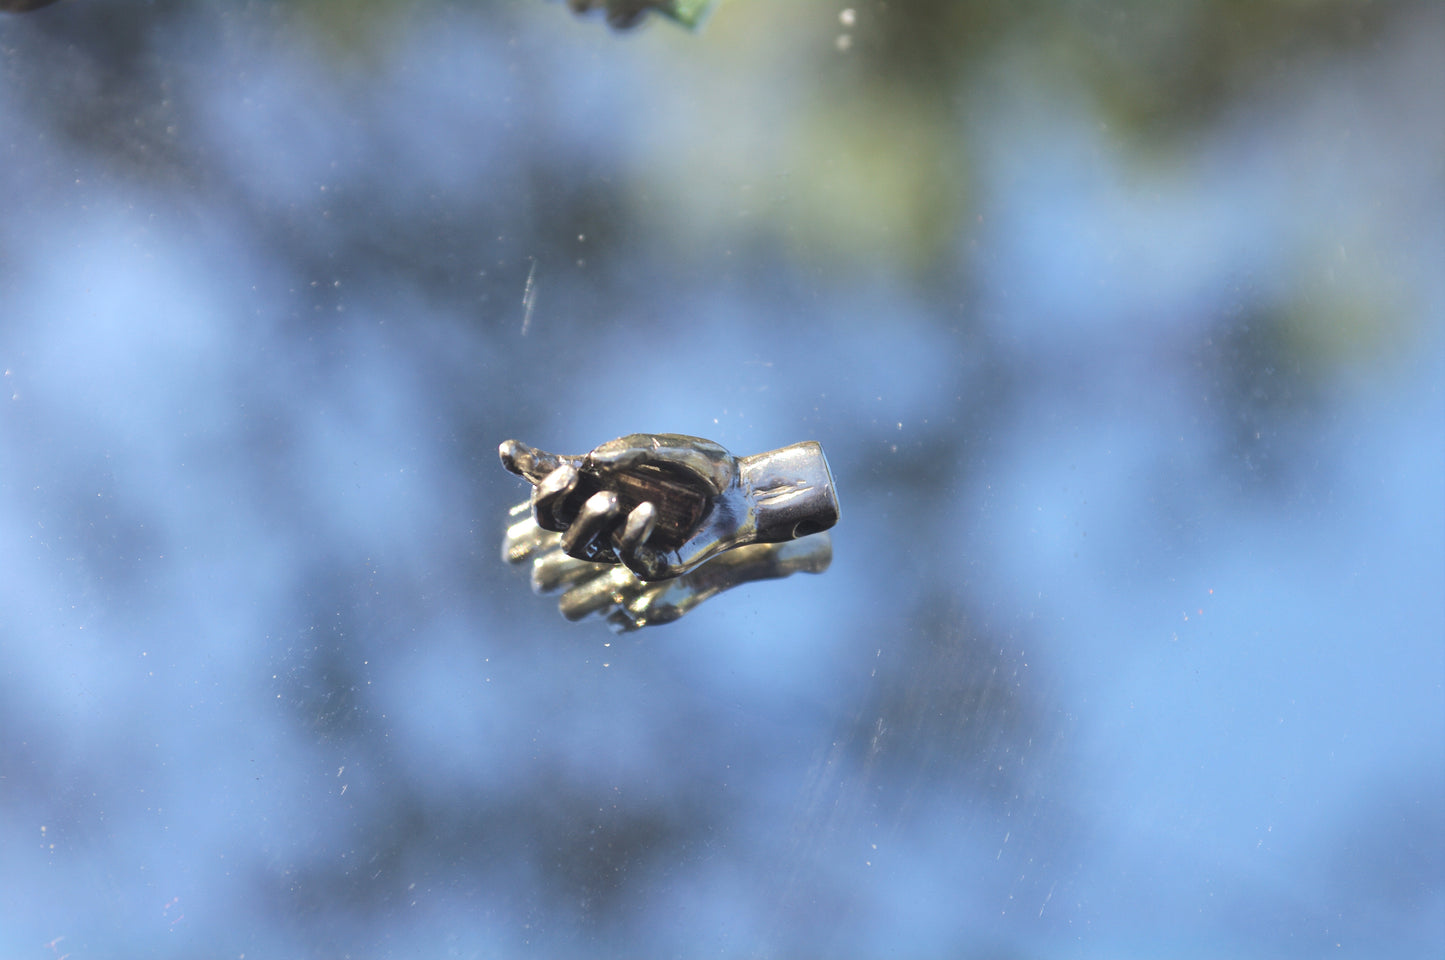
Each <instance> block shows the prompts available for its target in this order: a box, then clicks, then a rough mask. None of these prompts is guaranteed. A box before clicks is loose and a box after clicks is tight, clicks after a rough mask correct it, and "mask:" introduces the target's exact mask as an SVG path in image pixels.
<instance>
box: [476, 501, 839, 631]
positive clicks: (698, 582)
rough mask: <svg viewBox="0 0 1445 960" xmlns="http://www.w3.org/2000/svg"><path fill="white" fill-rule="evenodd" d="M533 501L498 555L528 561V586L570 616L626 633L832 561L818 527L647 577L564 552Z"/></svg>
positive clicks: (516, 513) (519, 511)
mask: <svg viewBox="0 0 1445 960" xmlns="http://www.w3.org/2000/svg"><path fill="white" fill-rule="evenodd" d="M530 514H531V504H530V503H519V504H517V505H516V506H515V507H513V508H512V509H511V519H512V523H511V525H510V526H509V527H508V528H507V533H506V536H505V537H504V538H503V540H502V559H504V560H506V561H508V562H509V563H517V564H520V563H526V562H529V561H530V562H531V565H532V589H533V590H534V591H535V592H537V593H556V592H558V591H561V592H562V596H561V597H560V598H559V599H558V602H557V608H558V609H559V610H560V611H561V613H562V615H563V616H564V617H566V618H567V619H568V620H582V619H584V618H586V617H590V616H599V615H600V616H603V617H605V618H606V619H607V622H608V624H610V625H611V627H612V629H613V630H616V631H619V632H623V631H630V630H637V629H640V628H642V627H649V626H656V625H658V624H663V623H671V622H673V621H674V620H677V619H679V618H681V617H682V616H684V615H685V614H687V613H688V611H690V610H692V609H693V608H694V607H696V606H697V605H698V604H700V603H702V602H703V601H704V600H708V599H710V598H712V597H715V596H717V595H718V594H720V593H723V592H724V591H727V590H731V589H732V588H733V587H736V586H738V585H740V584H744V583H751V582H753V581H756V580H776V579H781V578H783V577H788V576H792V575H793V574H794V573H799V572H802V573H822V572H823V571H824V570H827V569H828V565H829V564H830V563H832V560H833V542H832V540H831V539H830V538H829V536H828V534H826V533H815V534H811V535H809V536H805V537H802V538H800V539H798V540H792V541H788V542H786V543H754V544H751V545H748V546H744V547H738V548H737V549H735V550H729V551H727V552H726V553H723V554H721V555H720V556H718V557H716V558H714V559H713V560H712V562H710V563H707V564H704V565H703V566H701V567H698V568H696V569H694V570H693V571H692V572H690V573H685V574H683V575H682V576H679V577H675V578H673V579H671V580H660V581H654V582H651V583H649V582H647V581H644V580H641V579H639V578H638V577H637V575H636V574H635V573H633V572H632V571H631V570H629V569H627V568H626V567H624V566H621V565H620V564H607V563H594V562H591V561H588V560H578V559H576V558H575V557H570V556H568V555H567V553H566V551H565V549H564V547H563V543H562V541H563V535H562V534H561V533H557V532H553V531H549V530H543V529H542V528H541V527H539V526H538V525H537V521H536V520H535V519H533V517H532V516H531V515H530Z"/></svg>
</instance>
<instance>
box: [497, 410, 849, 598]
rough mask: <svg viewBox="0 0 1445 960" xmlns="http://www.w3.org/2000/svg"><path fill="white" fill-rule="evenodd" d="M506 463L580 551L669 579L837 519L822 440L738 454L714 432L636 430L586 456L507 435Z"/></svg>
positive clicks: (547, 525)
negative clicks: (703, 435) (707, 435)
mask: <svg viewBox="0 0 1445 960" xmlns="http://www.w3.org/2000/svg"><path fill="white" fill-rule="evenodd" d="M498 452H499V453H500V455H501V458H502V466H504V467H506V468H507V469H508V470H510V471H512V472H513V473H516V474H520V475H521V476H523V477H526V478H527V479H528V480H530V481H531V482H532V483H533V484H534V487H533V490H532V515H533V517H534V519H535V520H536V522H537V525H538V526H539V527H541V528H542V529H543V530H550V531H553V532H557V533H561V534H562V548H563V550H564V551H565V552H566V553H567V554H568V555H569V556H572V557H575V558H576V559H578V560H590V561H592V562H594V563H622V564H624V565H625V566H626V567H627V568H628V569H629V570H631V571H632V572H633V573H635V574H637V576H638V577H639V578H641V579H643V580H649V581H651V580H667V579H670V578H672V577H676V576H680V575H681V574H684V573H687V572H688V571H690V570H693V569H695V568H696V567H698V566H700V565H701V564H703V563H705V562H707V561H708V560H709V559H711V558H712V557H714V556H717V555H718V554H719V553H722V552H723V551H725V550H731V549H733V548H734V547H741V546H746V545H748V544H752V543H782V542H785V541H788V540H794V539H796V538H798V537H802V536H806V535H808V534H811V533H817V532H819V531H822V530H827V529H828V528H829V527H831V526H833V524H835V523H837V522H838V498H837V495H836V494H835V493H834V491H833V477H832V474H830V473H829V471H828V461H827V459H826V458H825V457H824V456H823V448H822V447H821V446H819V445H818V444H817V443H815V442H812V441H809V442H806V443H795V444H793V445H792V446H788V447H783V448H782V449H779V450H773V451H771V452H769V453H762V454H758V455H757V456H753V457H741V458H739V457H734V456H733V455H732V454H730V453H728V452H727V451H726V450H724V449H723V448H722V447H720V446H718V445H717V444H716V443H713V442H712V441H711V440H703V439H700V438H698V437H687V436H682V435H681V434H676V433H656V434H654V433H634V434H631V435H630V436H626V437H620V438H618V439H616V440H612V441H610V442H608V443H604V444H602V446H600V447H597V448H596V449H595V450H593V451H592V452H591V453H589V454H587V455H585V456H579V457H566V456H558V455H557V454H551V453H545V452H543V451H541V450H536V449H534V448H532V447H529V446H527V445H526V444H524V443H519V442H518V441H516V440H508V441H506V442H505V443H503V444H502V445H501V447H500V448H499V450H498Z"/></svg>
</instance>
